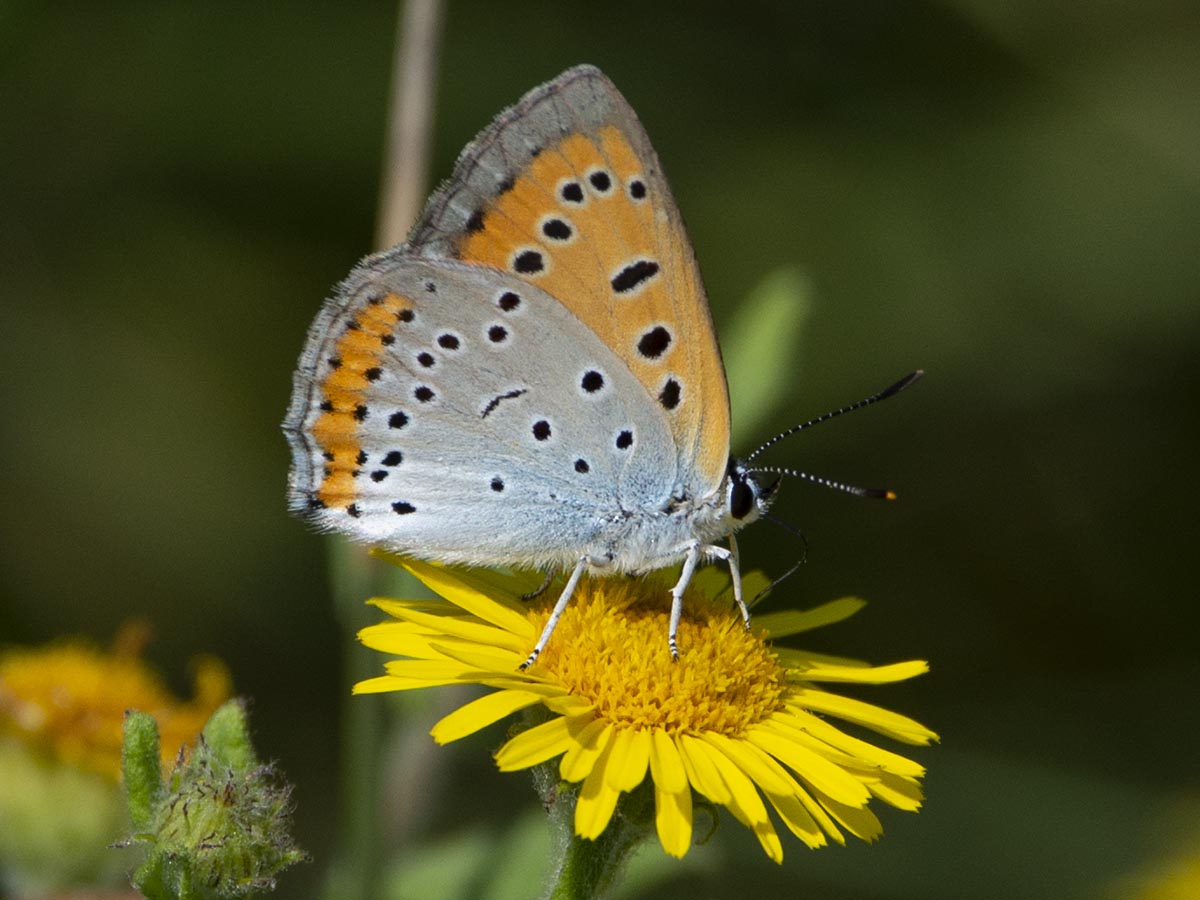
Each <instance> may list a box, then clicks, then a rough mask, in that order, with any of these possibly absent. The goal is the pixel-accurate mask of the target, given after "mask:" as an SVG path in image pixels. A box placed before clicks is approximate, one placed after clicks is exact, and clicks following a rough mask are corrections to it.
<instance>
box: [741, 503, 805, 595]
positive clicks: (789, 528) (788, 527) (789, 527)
mask: <svg viewBox="0 0 1200 900" xmlns="http://www.w3.org/2000/svg"><path fill="white" fill-rule="evenodd" d="M763 518H764V519H766V520H767V521H768V522H771V523H772V524H775V525H778V526H779V527H780V528H782V529H783V530H784V531H786V532H788V533H789V534H791V535H794V536H795V537H798V538H799V539H800V543H801V544H802V545H803V546H804V549H803V551H802V552H801V553H800V558H799V559H798V560H796V561H795V562H794V563H793V564H792V567H791V568H790V569H788V570H787V571H786V572H784V573H783V574H782V575H780V576H779V577H778V578H776V579H775V580H774V581H772V582H771V583H770V584H768V585H767V586H766V587H765V588H763V589H762V590H761V591H759V592H758V593H757V594H755V595H754V599H753V600H751V601H750V605H751V606H757V605H758V603H759V601H760V600H763V599H765V598H766V596H767V595H768V594H769V593H771V591H773V590H775V588H777V587H779V585H781V584H783V582H784V581H786V580H787V579H789V578H791V577H792V576H793V575H795V574H796V570H797V569H799V568H800V567H801V566H802V565H804V564H805V563H806V562H808V538H806V537H805V536H804V532H803V531H801V530H800V529H799V528H797V527H796V526H795V525H793V524H791V523H790V522H785V521H784V520H783V519H780V518H778V517H777V516H773V515H771V514H770V513H763Z"/></svg>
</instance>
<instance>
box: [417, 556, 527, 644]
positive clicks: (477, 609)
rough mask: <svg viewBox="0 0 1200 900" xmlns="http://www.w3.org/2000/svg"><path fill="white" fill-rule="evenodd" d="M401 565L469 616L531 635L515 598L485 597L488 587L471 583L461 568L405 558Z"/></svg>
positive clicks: (516, 633)
mask: <svg viewBox="0 0 1200 900" xmlns="http://www.w3.org/2000/svg"><path fill="white" fill-rule="evenodd" d="M401 564H402V565H403V566H404V568H406V569H408V571H410V572H411V573H412V574H413V575H415V576H416V577H417V578H418V579H419V580H420V581H421V582H422V583H423V584H424V585H425V586H426V587H427V588H429V589H430V590H431V591H433V592H434V593H435V594H438V595H439V596H441V597H445V598H446V599H447V600H449V601H450V602H451V603H453V604H454V605H455V606H458V607H461V608H462V609H465V610H466V611H467V612H469V613H471V615H473V616H477V617H479V618H480V619H483V621H485V622H490V623H491V624H493V625H495V626H496V627H497V628H501V629H503V630H504V631H507V632H510V633H512V634H515V635H519V636H521V637H524V638H526V639H530V638H532V637H533V625H532V624H530V622H529V620H528V619H527V618H526V617H525V612H524V610H523V609H521V607H520V605H519V604H518V603H517V602H516V601H515V600H512V599H510V598H493V597H491V596H489V595H488V593H487V591H489V590H490V589H491V587H490V586H489V585H487V584H486V583H482V582H475V583H473V582H474V581H475V580H474V579H473V578H472V576H471V575H469V574H467V573H465V572H464V571H463V570H462V569H454V570H450V569H447V568H443V567H442V566H435V565H432V564H430V563H426V562H422V561H421V560H417V559H407V558H406V559H403V560H402V561H401ZM505 600H507V601H508V602H505Z"/></svg>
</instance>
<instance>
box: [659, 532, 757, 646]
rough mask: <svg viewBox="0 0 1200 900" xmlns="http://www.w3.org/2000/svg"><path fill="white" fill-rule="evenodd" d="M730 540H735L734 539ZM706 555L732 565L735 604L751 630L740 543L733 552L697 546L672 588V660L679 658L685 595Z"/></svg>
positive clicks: (669, 640) (669, 636)
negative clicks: (743, 580) (680, 626)
mask: <svg viewBox="0 0 1200 900" xmlns="http://www.w3.org/2000/svg"><path fill="white" fill-rule="evenodd" d="M730 541H731V542H732V541H733V537H732V536H730ZM703 556H712V557H715V558H717V559H719V560H721V561H722V562H725V563H727V564H728V565H729V577H730V579H731V580H732V581H733V602H734V603H736V604H737V607H738V610H739V611H740V612H741V614H742V622H743V623H744V624H745V626H746V630H747V631H749V630H750V609H749V607H747V606H746V601H745V599H744V598H743V597H742V569H741V566H740V565H739V564H738V553H737V544H736V543H735V544H733V546H732V547H731V548H729V549H726V548H725V547H720V546H717V545H716V544H700V543H695V544H692V545H691V546H689V547H688V550H687V556H685V557H684V559H683V569H682V571H680V573H679V581H677V582H676V583H675V587H673V588H671V624H670V626H669V627H668V629H667V645H668V646H669V647H670V649H671V658H672V659H676V660H677V659H679V644H678V641H677V640H676V635H677V634H678V632H679V620H680V619H681V618H682V617H683V593H684V591H686V590H687V586H688V585H689V584H690V583H691V581H692V576H693V575H695V574H696V566H697V565H699V563H700V559H701V557H703Z"/></svg>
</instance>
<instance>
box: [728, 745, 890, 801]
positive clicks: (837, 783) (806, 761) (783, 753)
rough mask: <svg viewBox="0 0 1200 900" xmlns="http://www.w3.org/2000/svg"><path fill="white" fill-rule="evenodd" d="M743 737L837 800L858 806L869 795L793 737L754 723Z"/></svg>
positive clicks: (852, 778)
mask: <svg viewBox="0 0 1200 900" xmlns="http://www.w3.org/2000/svg"><path fill="white" fill-rule="evenodd" d="M746 739H747V740H748V741H749V742H750V743H751V744H753V745H754V746H756V747H758V748H759V749H760V750H763V751H765V752H767V753H769V754H771V756H773V757H775V758H776V759H777V760H779V761H780V762H781V763H783V764H784V765H785V766H787V767H788V768H790V769H791V770H792V771H793V772H795V773H796V774H797V775H798V776H799V777H800V779H801V780H802V781H806V782H808V783H809V784H811V785H812V786H813V787H814V788H816V789H817V790H819V791H821V792H823V793H825V794H828V795H829V796H830V797H833V798H834V799H836V800H838V801H839V802H841V803H846V804H849V805H851V806H862V805H864V804H866V803H867V802H868V801H869V800H870V799H871V794H870V792H869V791H868V790H867V789H866V788H865V787H864V786H863V785H862V783H861V782H860V781H858V780H857V779H856V778H854V777H853V776H852V775H849V774H847V772H846V770H845V769H842V768H840V767H839V766H836V765H834V764H833V763H832V762H830V761H829V760H828V759H826V758H824V757H823V756H821V755H820V754H818V753H815V752H813V751H812V750H810V749H809V748H808V747H805V746H803V745H802V744H800V743H799V742H797V741H793V740H790V739H789V738H787V737H785V736H783V735H780V734H778V733H777V732H773V731H770V730H769V729H766V728H762V727H759V726H757V725H756V726H753V727H752V728H750V729H749V730H747V732H746ZM755 780H757V779H755ZM759 783H760V784H761V782H759Z"/></svg>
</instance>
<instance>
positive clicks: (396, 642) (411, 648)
mask: <svg viewBox="0 0 1200 900" xmlns="http://www.w3.org/2000/svg"><path fill="white" fill-rule="evenodd" d="M433 636H434V633H433V632H430V631H428V630H416V629H415V627H414V626H413V625H412V623H411V622H381V623H379V624H378V625H368V626H367V627H366V628H364V629H362V631H360V632H359V633H358V639H359V641H361V642H362V644H363V646H364V647H368V648H370V649H371V650H378V651H380V652H381V653H390V654H391V655H392V656H407V657H410V658H412V659H437V658H438V657H439V656H440V654H439V653H438V652H437V651H436V650H434V649H433V648H431V647H430V646H429V639H430V638H431V637H433Z"/></svg>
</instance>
